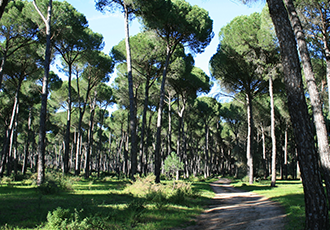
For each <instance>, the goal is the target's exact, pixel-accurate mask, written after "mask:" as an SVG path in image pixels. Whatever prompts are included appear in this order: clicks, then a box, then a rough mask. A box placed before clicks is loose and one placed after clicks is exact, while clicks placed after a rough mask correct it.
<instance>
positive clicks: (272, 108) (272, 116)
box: [269, 76, 276, 187]
mask: <svg viewBox="0 0 330 230" xmlns="http://www.w3.org/2000/svg"><path fill="white" fill-rule="evenodd" d="M269 96H270V123H271V125H270V132H271V137H272V181H271V184H270V186H271V187H275V185H276V135H275V106H274V94H273V77H272V76H269Z"/></svg>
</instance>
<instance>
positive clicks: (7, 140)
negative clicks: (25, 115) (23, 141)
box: [0, 81, 22, 176]
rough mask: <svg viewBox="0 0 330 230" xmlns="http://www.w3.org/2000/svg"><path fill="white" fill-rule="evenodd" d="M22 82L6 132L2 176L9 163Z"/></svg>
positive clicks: (18, 88)
mask: <svg viewBox="0 0 330 230" xmlns="http://www.w3.org/2000/svg"><path fill="white" fill-rule="evenodd" d="M21 84H22V81H19V82H18V86H17V88H16V93H15V99H14V105H13V109H12V112H11V118H10V123H9V126H8V129H7V132H6V137H5V144H4V147H3V152H2V159H1V161H2V162H1V167H0V176H2V175H3V173H4V170H5V165H6V163H7V162H8V161H9V146H10V140H11V139H12V132H13V128H14V122H15V117H16V113H17V107H18V103H19V91H20V88H21Z"/></svg>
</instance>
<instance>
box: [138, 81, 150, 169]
mask: <svg viewBox="0 0 330 230" xmlns="http://www.w3.org/2000/svg"><path fill="white" fill-rule="evenodd" d="M149 82H150V78H149V77H148V78H147V82H146V87H145V91H144V105H143V115H142V125H141V134H140V135H141V137H140V138H141V140H140V175H142V172H143V168H144V166H143V164H144V163H145V162H143V156H144V146H145V129H146V123H147V111H148V103H149V87H150V86H149Z"/></svg>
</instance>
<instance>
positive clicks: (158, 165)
mask: <svg viewBox="0 0 330 230" xmlns="http://www.w3.org/2000/svg"><path fill="white" fill-rule="evenodd" d="M171 55H172V52H171V48H170V47H169V45H167V48H166V62H165V66H164V70H163V79H162V84H161V87H160V100H159V106H158V114H157V133H156V149H155V176H156V179H155V182H156V183H159V182H160V168H161V152H160V147H161V130H162V115H163V108H164V98H165V82H166V75H167V68H168V65H169V62H170V57H171Z"/></svg>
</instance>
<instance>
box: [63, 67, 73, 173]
mask: <svg viewBox="0 0 330 230" xmlns="http://www.w3.org/2000/svg"><path fill="white" fill-rule="evenodd" d="M71 74H72V65H71V64H69V77H68V100H67V103H68V110H67V119H66V132H65V139H64V141H65V149H64V156H63V163H64V164H63V169H64V170H63V171H64V172H63V173H64V174H65V175H66V174H68V173H69V152H70V135H71V131H70V130H71V112H72V111H71V106H72V87H71V79H72V76H71Z"/></svg>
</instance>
